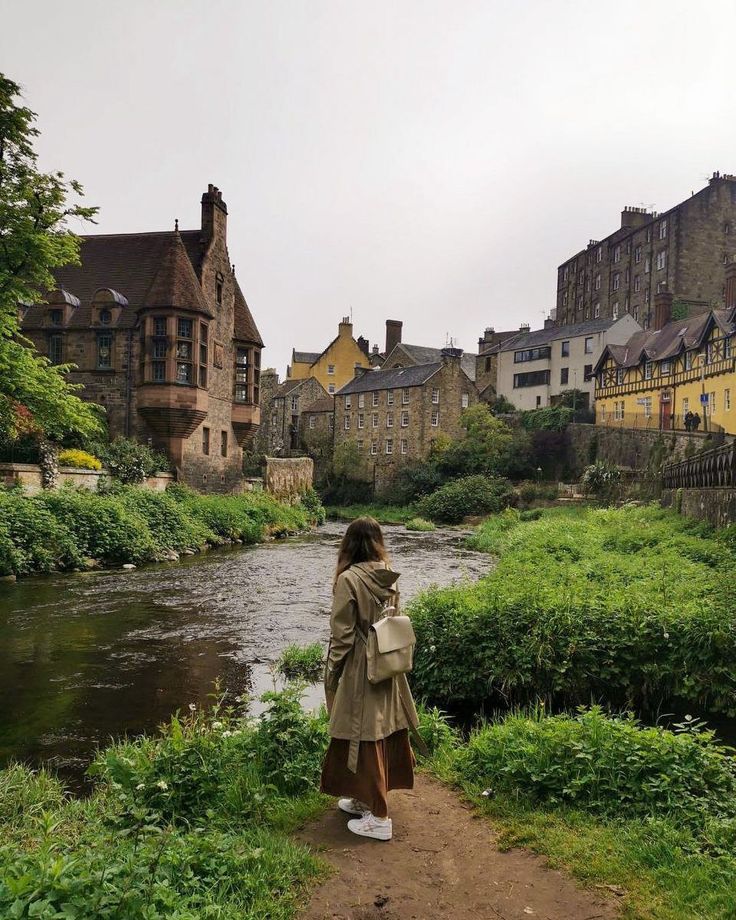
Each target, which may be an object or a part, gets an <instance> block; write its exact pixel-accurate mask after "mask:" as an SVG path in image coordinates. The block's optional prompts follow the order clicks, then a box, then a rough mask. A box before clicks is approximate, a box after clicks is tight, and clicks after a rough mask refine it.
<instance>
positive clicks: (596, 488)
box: [580, 460, 621, 501]
mask: <svg viewBox="0 0 736 920" xmlns="http://www.w3.org/2000/svg"><path fill="white" fill-rule="evenodd" d="M580 485H581V486H582V487H583V491H584V492H585V493H587V494H589V495H595V496H597V497H598V498H600V499H601V500H602V501H611V500H613V499H614V498H615V497H616V495H617V494H618V490H619V487H620V485H621V470H620V469H619V468H618V467H617V466H616V464H615V463H610V462H609V461H608V460H596V461H595V463H591V464H590V466H586V467H585V469H584V470H583V475H582V476H581V477H580Z"/></svg>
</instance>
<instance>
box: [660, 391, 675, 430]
mask: <svg viewBox="0 0 736 920" xmlns="http://www.w3.org/2000/svg"><path fill="white" fill-rule="evenodd" d="M659 427H660V428H661V429H662V431H669V430H670V428H672V396H671V394H670V393H662V396H661V397H660V400H659Z"/></svg>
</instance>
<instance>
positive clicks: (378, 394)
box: [372, 393, 380, 408]
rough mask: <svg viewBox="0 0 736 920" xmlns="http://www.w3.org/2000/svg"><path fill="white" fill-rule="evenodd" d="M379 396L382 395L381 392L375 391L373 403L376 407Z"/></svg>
mask: <svg viewBox="0 0 736 920" xmlns="http://www.w3.org/2000/svg"><path fill="white" fill-rule="evenodd" d="M379 396H380V393H374V394H373V400H372V405H373V407H374V408H375V407H376V406H377V405H378V398H379Z"/></svg>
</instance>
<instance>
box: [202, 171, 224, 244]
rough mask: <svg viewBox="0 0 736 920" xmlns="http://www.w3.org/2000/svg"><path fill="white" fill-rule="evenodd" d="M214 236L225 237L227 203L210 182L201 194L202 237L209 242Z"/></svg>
mask: <svg viewBox="0 0 736 920" xmlns="http://www.w3.org/2000/svg"><path fill="white" fill-rule="evenodd" d="M215 237H220V238H221V239H222V240H223V242H224V241H225V240H226V239H227V205H226V204H225V202H224V201H223V200H222V192H221V191H220V190H219V188H217V187H216V186H214V185H212V183H210V184H209V185H208V186H207V191H206V192H205V193H204V195H202V239H203V240H204V241H205V243H209V242H210V241H211V240H212V239H214V238H215Z"/></svg>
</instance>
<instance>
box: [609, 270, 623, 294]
mask: <svg viewBox="0 0 736 920" xmlns="http://www.w3.org/2000/svg"><path fill="white" fill-rule="evenodd" d="M611 286H612V287H613V289H614V291H617V290H618V289H619V287H620V286H621V272H614V273H613V284H612V285H611Z"/></svg>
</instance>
